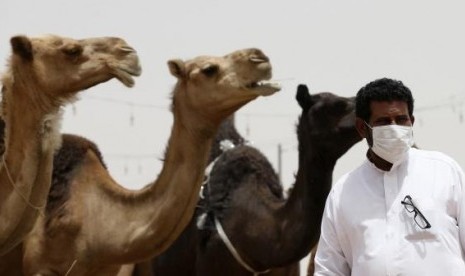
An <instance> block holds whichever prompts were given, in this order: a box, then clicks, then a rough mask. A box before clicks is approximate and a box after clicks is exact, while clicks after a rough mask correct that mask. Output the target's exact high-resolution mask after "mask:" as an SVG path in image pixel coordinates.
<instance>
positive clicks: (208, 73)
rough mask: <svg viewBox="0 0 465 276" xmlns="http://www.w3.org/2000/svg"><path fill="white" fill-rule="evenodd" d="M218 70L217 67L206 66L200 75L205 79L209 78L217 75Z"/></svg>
mask: <svg viewBox="0 0 465 276" xmlns="http://www.w3.org/2000/svg"><path fill="white" fill-rule="evenodd" d="M219 69H220V68H219V67H218V65H208V66H206V67H204V68H202V73H203V74H204V75H205V76H207V77H211V76H213V75H215V74H216V73H218V71H219Z"/></svg>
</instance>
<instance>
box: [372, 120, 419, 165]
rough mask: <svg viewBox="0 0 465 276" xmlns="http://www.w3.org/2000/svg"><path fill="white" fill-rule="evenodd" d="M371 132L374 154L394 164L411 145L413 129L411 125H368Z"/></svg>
mask: <svg viewBox="0 0 465 276" xmlns="http://www.w3.org/2000/svg"><path fill="white" fill-rule="evenodd" d="M365 124H366V125H367V126H368V127H369V128H371V130H372V134H373V146H372V147H371V150H373V152H374V153H376V155H378V156H379V157H381V158H383V159H384V160H386V161H388V162H390V163H392V164H394V163H395V162H397V161H399V160H400V159H402V157H403V156H404V155H405V153H406V152H407V151H408V150H409V149H410V147H411V146H412V145H413V130H412V127H411V126H399V125H386V126H376V127H373V128H372V127H370V125H368V124H367V123H366V122H365Z"/></svg>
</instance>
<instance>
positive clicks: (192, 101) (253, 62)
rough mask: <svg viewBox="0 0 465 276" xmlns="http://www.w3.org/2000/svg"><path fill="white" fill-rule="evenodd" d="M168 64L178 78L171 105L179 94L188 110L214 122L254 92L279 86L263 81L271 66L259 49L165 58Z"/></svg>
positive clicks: (258, 93) (255, 94) (259, 93)
mask: <svg viewBox="0 0 465 276" xmlns="http://www.w3.org/2000/svg"><path fill="white" fill-rule="evenodd" d="M168 66H169V69H170V72H171V74H172V75H173V76H175V77H176V78H177V79H178V82H177V85H176V89H175V91H174V93H173V98H174V107H175V108H176V104H179V102H180V100H179V97H183V100H182V101H183V103H185V104H186V105H187V106H188V108H189V109H190V110H195V112H196V113H199V114H201V116H202V117H203V118H206V119H207V120H209V121H211V122H215V123H216V124H219V123H220V122H221V121H222V120H223V119H225V118H226V117H228V116H229V115H231V114H232V113H234V112H235V111H236V110H238V109H239V108H240V107H241V106H243V105H245V104H246V103H248V102H250V101H252V100H253V99H255V98H257V97H258V96H268V95H271V94H273V93H275V92H277V91H279V90H280V87H279V85H277V84H272V83H270V82H268V81H267V80H269V79H270V78H271V75H272V68H271V64H270V61H269V59H268V57H267V56H266V55H265V54H264V53H263V52H262V51H261V50H259V49H253V48H252V49H244V50H239V51H235V52H233V53H230V54H228V55H225V56H222V57H215V56H199V57H196V58H194V59H191V60H188V61H182V60H179V59H175V60H170V61H168Z"/></svg>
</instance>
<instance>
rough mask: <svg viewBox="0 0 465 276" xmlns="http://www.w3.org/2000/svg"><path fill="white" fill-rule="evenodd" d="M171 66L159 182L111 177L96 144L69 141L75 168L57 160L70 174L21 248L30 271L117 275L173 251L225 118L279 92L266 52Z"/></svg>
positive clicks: (242, 52) (55, 187) (203, 58)
mask: <svg viewBox="0 0 465 276" xmlns="http://www.w3.org/2000/svg"><path fill="white" fill-rule="evenodd" d="M168 66H169V69H170V72H171V74H172V75H173V76H175V77H176V78H177V83H176V85H175V88H174V91H173V93H172V102H173V103H172V113H173V117H174V120H173V126H172V130H171V136H170V138H169V140H168V145H167V149H166V153H165V157H164V162H163V167H162V169H161V172H160V174H159V176H158V178H157V179H156V180H155V181H154V182H152V183H150V184H149V185H147V186H146V187H145V188H143V189H141V190H138V191H133V190H127V189H125V188H123V187H122V186H121V185H119V184H118V183H117V182H116V181H115V180H113V179H112V177H111V176H110V174H109V173H108V171H107V170H106V169H105V166H104V164H103V162H102V160H101V158H100V154H99V153H98V151H96V150H95V146H92V145H91V143H89V142H86V140H85V139H83V138H79V137H74V138H72V139H68V138H66V140H68V142H67V143H68V144H72V146H71V148H72V149H74V153H73V151H71V153H64V154H62V156H65V158H64V159H65V160H66V159H67V160H69V162H70V164H68V165H66V164H65V165H63V164H62V165H58V164H59V163H60V161H57V168H62V169H63V171H62V172H58V173H61V174H63V175H62V176H61V180H59V179H58V178H56V179H55V180H56V181H55V180H54V181H53V182H54V183H53V185H52V188H51V191H50V196H49V198H48V202H47V209H46V214H45V217H44V218H42V217H40V218H39V219H38V220H37V222H36V224H35V226H34V229H33V231H32V232H31V233H30V235H29V236H28V237H27V239H25V241H24V242H23V247H22V248H20V249H17V251H15V253H18V252H19V251H21V250H22V255H23V265H22V266H23V272H24V274H25V275H115V274H116V273H117V271H118V269H119V268H120V266H121V265H122V264H125V263H134V262H139V261H141V260H144V259H148V258H150V257H153V256H156V255H158V254H160V253H161V252H163V251H164V250H166V248H168V247H169V246H170V245H171V243H172V242H174V241H175V240H176V238H177V237H178V236H179V234H180V233H181V232H182V230H183V229H184V228H185V226H186V225H187V224H188V223H189V221H190V218H191V217H192V215H193V212H194V209H195V206H196V204H197V200H198V194H199V190H200V187H201V185H202V180H203V172H204V169H205V167H206V165H207V159H208V156H209V152H210V148H211V145H212V142H213V139H214V137H215V134H216V131H217V130H218V128H219V126H220V124H221V122H222V121H223V120H224V119H225V118H227V117H228V116H229V115H231V114H232V113H234V112H235V111H236V110H238V109H239V108H240V107H242V106H243V105H245V104H246V103H248V102H250V101H252V100H254V99H255V98H257V97H258V96H268V95H272V94H274V93H275V92H277V91H279V90H280V87H279V86H278V85H276V84H272V83H269V82H267V80H269V79H270V78H271V74H272V73H271V72H272V68H271V64H270V62H269V59H268V57H267V56H266V55H265V54H264V53H263V52H262V51H261V50H259V49H254V48H251V49H244V50H239V51H235V52H233V53H230V54H228V55H225V56H222V57H216V56H199V57H196V58H194V59H191V60H187V61H182V60H179V59H175V60H170V61H168ZM63 145H65V144H63ZM64 150H66V149H64ZM76 151H77V152H79V154H77V153H76ZM58 155H60V154H58ZM54 178H55V176H54ZM18 255H21V253H19V254H18Z"/></svg>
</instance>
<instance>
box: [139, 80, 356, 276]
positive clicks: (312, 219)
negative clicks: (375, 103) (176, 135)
mask: <svg viewBox="0 0 465 276" xmlns="http://www.w3.org/2000/svg"><path fill="white" fill-rule="evenodd" d="M296 98H297V101H298V103H299V105H300V106H301V108H302V113H301V115H300V118H299V121H298V125H297V137H298V141H299V165H298V166H299V167H298V171H297V175H296V180H295V183H294V185H293V188H292V189H291V191H290V194H289V197H288V198H287V199H286V198H285V197H284V195H283V188H282V186H281V185H280V183H279V180H278V178H277V175H276V173H275V172H274V170H273V169H272V166H271V164H270V163H269V162H268V160H267V159H266V157H265V156H264V155H263V154H261V153H260V152H259V151H258V150H257V149H255V148H254V147H252V146H250V145H246V144H244V143H241V140H242V139H241V138H240V137H239V138H238V134H236V132H235V129H231V125H230V126H229V128H230V129H229V130H228V132H227V133H229V134H227V135H222V137H221V138H220V139H217V141H219V140H221V139H225V138H226V139H229V140H231V141H232V142H233V143H234V144H235V145H236V146H235V147H234V148H233V149H230V150H227V151H224V152H223V153H221V154H220V153H217V156H218V157H217V156H212V158H211V160H213V159H214V158H215V157H217V158H218V159H216V161H215V162H214V165H213V168H212V171H211V172H210V174H209V180H208V182H207V184H206V187H204V188H203V195H204V197H205V198H204V199H202V200H200V201H199V203H198V206H199V207H198V208H197V210H196V214H195V216H194V217H193V218H192V219H191V222H190V224H189V225H188V227H186V229H185V231H184V232H183V233H182V234H181V236H180V237H179V239H178V240H177V241H176V242H175V243H174V244H173V245H172V246H171V247H170V248H168V250H166V251H165V252H164V253H163V254H161V255H159V256H158V257H156V258H155V259H153V260H152V262H151V264H149V265H147V262H145V263H142V264H138V265H136V267H135V269H134V273H133V275H134V276H135V275H137V276H140V275H157V276H169V275H173V276H174V275H176V276H181V275H202V276H210V275H224V276H228V275H235V276H238V275H244V276H246V275H281V276H283V275H286V276H290V275H299V266H298V262H299V260H300V259H301V258H303V257H304V256H306V255H307V254H308V252H309V251H310V249H311V248H312V247H313V246H314V245H315V244H316V242H317V240H318V238H319V231H320V223H321V217H322V214H323V209H324V204H325V200H326V196H327V195H328V193H329V191H330V188H331V184H332V173H333V170H334V166H335V164H336V161H337V160H338V159H339V158H340V157H341V156H342V155H343V154H344V153H345V152H346V151H347V150H348V149H349V148H351V147H352V146H353V145H354V144H355V143H357V142H358V141H360V139H361V138H360V136H359V135H358V133H357V131H356V129H355V114H354V99H353V98H344V97H339V96H336V95H334V94H332V93H326V92H325V93H319V94H315V95H310V94H309V91H308V88H307V86H305V85H299V87H298V90H297V96H296ZM228 135H229V136H228ZM218 226H220V227H221V228H222V230H223V231H224V233H225V236H226V237H227V239H228V240H229V241H230V243H231V244H232V247H233V248H234V249H231V250H229V249H228V247H227V246H226V245H225V242H224V238H221V237H220V235H219V232H220V229H218ZM233 251H236V252H237V253H232V252H233ZM234 254H236V256H233V255H234ZM147 271H151V273H150V272H147Z"/></svg>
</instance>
